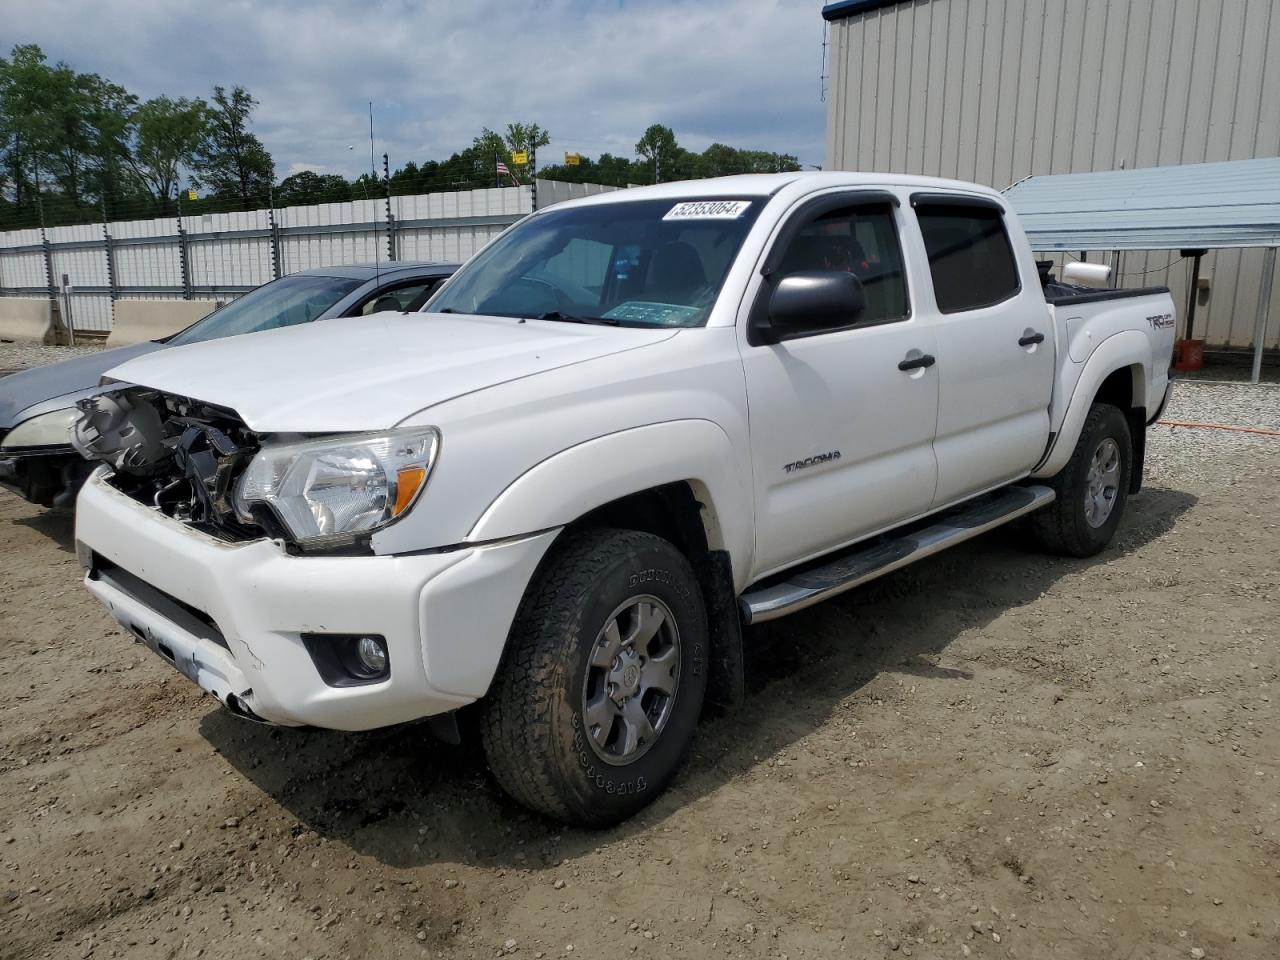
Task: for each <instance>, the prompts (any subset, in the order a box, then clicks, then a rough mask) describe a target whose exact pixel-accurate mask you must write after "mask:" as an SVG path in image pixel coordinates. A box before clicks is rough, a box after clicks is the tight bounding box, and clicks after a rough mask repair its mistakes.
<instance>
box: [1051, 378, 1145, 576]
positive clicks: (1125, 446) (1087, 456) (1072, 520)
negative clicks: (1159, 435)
mask: <svg viewBox="0 0 1280 960" xmlns="http://www.w3.org/2000/svg"><path fill="white" fill-rule="evenodd" d="M1108 438H1110V439H1111V440H1113V441H1115V444H1116V446H1117V447H1119V455H1120V478H1119V486H1118V488H1117V491H1116V494H1115V499H1114V503H1113V505H1112V507H1111V512H1110V514H1109V515H1108V516H1107V518H1106V520H1105V521H1104V522H1103V523H1102V524H1101V525H1100V526H1097V527H1095V526H1092V525H1091V524H1090V523H1089V521H1088V519H1087V517H1086V510H1085V496H1086V492H1087V490H1088V485H1089V468H1090V464H1091V463H1092V460H1093V456H1094V452H1095V451H1097V450H1098V448H1099V446H1100V445H1101V444H1102V443H1103V441H1104V440H1106V439H1108ZM1132 471H1133V440H1132V436H1131V434H1130V432H1129V422H1128V420H1127V419H1126V418H1125V415H1124V413H1123V412H1122V411H1121V410H1120V409H1119V408H1118V407H1114V406H1112V405H1111V404H1109V403H1095V404H1094V405H1093V406H1092V407H1091V408H1090V410H1089V415H1088V416H1087V417H1086V418H1085V421H1084V427H1083V429H1082V430H1081V431H1080V439H1079V440H1078V441H1077V442H1076V448H1075V450H1073V451H1072V453H1071V459H1070V460H1068V461H1067V465H1066V466H1065V467H1063V468H1062V470H1061V471H1059V473H1058V474H1057V476H1055V477H1054V478H1053V479H1052V480H1050V481H1049V486H1051V487H1053V490H1054V492H1055V493H1056V494H1057V495H1058V496H1057V499H1056V500H1055V501H1054V502H1053V503H1052V504H1050V505H1049V506H1047V507H1045V508H1044V509H1043V510H1037V511H1036V512H1035V513H1034V514H1032V515H1031V530H1032V533H1033V534H1034V536H1035V538H1036V540H1037V542H1038V543H1039V544H1040V546H1041V547H1043V548H1044V549H1046V550H1048V551H1050V552H1052V553H1060V554H1064V555H1066V556H1069V557H1092V556H1093V555H1094V554H1096V553H1098V552H1099V551H1101V550H1102V549H1103V548H1105V547H1106V545H1107V544H1108V543H1110V542H1111V538H1112V537H1113V536H1114V535H1115V532H1116V528H1117V527H1118V526H1119V525H1120V520H1121V518H1122V517H1123V516H1124V508H1125V504H1126V503H1127V501H1128V497H1129V478H1130V475H1131V474H1132Z"/></svg>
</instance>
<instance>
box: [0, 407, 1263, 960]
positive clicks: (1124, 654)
mask: <svg viewBox="0 0 1280 960" xmlns="http://www.w3.org/2000/svg"><path fill="white" fill-rule="evenodd" d="M1169 416H1171V417H1175V418H1177V419H1186V420H1196V421H1205V420H1207V421H1213V422H1224V421H1227V422H1236V423H1240V424H1243V425H1249V426H1262V427H1268V426H1270V427H1275V426H1276V425H1277V421H1278V420H1280V390H1275V389H1268V388H1250V387H1236V386H1232V387H1219V386H1216V385H1203V384H1196V385H1194V386H1193V385H1191V384H1189V383H1188V384H1186V385H1182V384H1180V385H1179V387H1178V390H1177V393H1176V394H1175V398H1174V400H1173V403H1172V406H1171V408H1170V411H1169ZM1148 463H1149V470H1148V474H1147V476H1148V484H1147V487H1146V489H1145V490H1144V491H1143V493H1142V494H1141V495H1140V496H1139V497H1137V498H1135V499H1134V500H1132V501H1131V502H1130V504H1129V509H1128V512H1127V514H1126V516H1125V519H1124V522H1123V523H1122V524H1121V527H1120V530H1119V532H1118V535H1117V538H1116V541H1115V543H1114V544H1113V545H1112V546H1111V547H1110V548H1109V549H1108V550H1107V551H1105V552H1104V553H1103V554H1101V555H1100V556H1098V557H1096V558H1093V559H1091V560H1087V561H1077V560H1064V559H1061V558H1053V557H1046V556H1042V555H1040V554H1038V553H1037V552H1035V551H1034V550H1032V549H1029V547H1028V545H1027V543H1026V541H1025V539H1024V538H1023V536H1022V535H1021V532H1020V531H1019V530H1017V529H1004V530H1000V531H996V532H995V533H994V534H990V535H987V536H985V537H982V538H979V539H978V540H975V541H973V542H971V543H968V544H965V545H962V546H960V547H957V548H955V549H954V550H951V551H947V552H945V553H943V554H940V555H939V556H936V557H932V558H930V559H928V560H926V561H924V562H922V563H919V564H916V565H914V566H912V567H909V568H907V569H905V570H901V571H898V572H897V573H894V574H892V575H890V576H888V577H885V578H883V579H881V580H879V581H876V582H874V583H872V584H869V585H868V586H866V587H864V588H861V589H859V590H856V591H852V592H850V593H848V594H845V595H844V596H842V597H839V598H836V599H834V600H832V601H830V602H828V603H825V604H821V605H819V606H816V607H814V608H812V609H810V610H806V611H803V612H802V613H799V614H796V615H795V616H792V617H788V618H786V619H784V620H780V621H778V622H776V623H771V624H766V625H764V626H762V627H757V628H753V629H751V630H750V631H749V632H748V637H747V639H748V643H749V660H748V670H747V676H748V686H749V700H748V704H747V706H746V707H745V708H744V709H741V710H738V711H735V712H732V713H728V714H723V715H718V716H713V717H710V718H708V720H707V721H706V722H704V723H703V725H702V727H701V729H700V731H699V735H698V739H697V741H696V744H695V749H694V752H693V755H692V757H691V758H690V762H689V765H688V768H687V769H686V771H685V772H684V773H683V774H682V775H681V777H680V778H679V779H678V780H677V782H676V784H675V785H674V786H673V788H672V790H671V791H670V792H669V793H668V794H666V795H665V796H663V797H662V798H660V799H659V800H658V802H657V803H656V804H655V805H654V806H653V807H651V808H650V809H648V810H646V811H645V812H643V813H642V814H640V815H639V816H638V817H636V818H634V819H633V820H632V821H630V822H628V823H626V824H623V825H621V826H619V827H617V828H614V829H611V830H604V831H595V832H587V831H577V830H566V829H563V828H560V827H557V826H555V825H553V824H549V823H547V822H545V821H542V820H540V819H538V818H536V817H532V816H529V815H528V814H526V813H524V812H523V811H521V810H520V809H518V808H516V807H515V806H514V805H512V804H511V803H510V802H509V801H507V800H506V799H505V798H504V797H503V796H502V794H501V793H500V792H499V791H498V790H497V789H496V788H495V787H494V786H493V785H492V783H491V782H490V780H489V779H488V777H487V776H486V774H485V772H484V769H483V765H482V763H481V762H480V760H479V758H478V755H477V753H478V752H477V750H476V747H475V745H474V743H472V742H468V743H465V744H464V745H463V746H461V747H456V748H455V747H447V746H444V745H441V744H438V743H434V742H432V741H431V740H430V738H429V737H427V736H426V735H425V734H424V733H423V731H422V730H421V728H418V727H407V728H400V729H393V730H388V731H382V732H378V733H374V734H366V735H344V734H334V733H326V732H306V731H294V730H278V729H271V728H265V727H259V726H255V725H251V724H248V723H245V722H243V721H239V720H236V719H234V718H233V717H231V716H229V715H228V714H227V713H226V712H225V711H223V710H222V709H221V708H218V707H217V706H216V705H214V704H212V703H211V702H210V700H209V699H208V698H205V697H203V696H201V695H200V694H199V691H198V690H196V689H195V688H194V687H193V686H192V685H191V684H189V683H188V682H187V681H186V680H184V679H183V678H181V677H180V676H179V675H178V674H177V673H176V672H175V671H173V670H172V669H171V668H170V667H169V666H168V665H166V664H164V663H162V662H161V661H160V660H159V659H158V658H156V657H154V656H153V655H151V654H150V653H148V652H147V651H145V650H144V649H142V648H141V647H140V646H139V645H137V644H136V643H133V642H131V641H130V639H129V638H128V637H127V636H126V635H124V634H123V633H122V632H121V631H120V630H119V629H117V628H116V626H115V625H114V622H113V621H112V620H111V619H110V618H109V617H108V616H107V614H106V613H105V612H104V611H103V610H102V609H101V608H100V607H99V606H98V605H97V604H96V602H94V601H93V600H92V599H91V598H90V597H89V595H88V594H87V592H86V591H85V590H84V589H83V587H82V585H81V584H80V583H79V576H80V571H79V567H78V564H77V562H76V558H75V555H74V546H73V540H72V526H71V519H70V518H69V517H67V516H65V515H60V514H57V513H50V512H47V511H42V510H40V509H38V508H35V507H32V506H30V505H29V504H26V503H25V502H23V501H20V500H18V499H17V498H15V497H13V496H11V495H9V494H7V493H5V492H4V491H2V490H0V958H3V960H37V958H39V960H46V958H48V960H87V958H92V960H98V958H106V957H125V958H128V960H171V958H177V957H182V958H186V957H209V958H219V960H220V958H223V957H228V958H230V957H234V958H237V960H241V958H259V957H261V958H267V957H270V958H273V960H275V958H289V960H301V958H304V957H312V958H315V960H340V958H348V960H349V958H365V957H369V958H374V957H376V958H379V960H383V958H386V960H398V958H413V960H431V958H439V960H446V958H447V960H452V958H468V960H470V958H492V957H495V956H509V957H514V958H515V960H519V958H521V957H526V958H531V960H540V958H546V960H553V958H554V960H573V958H575V957H586V958H605V957H607V958H614V957H633V956H634V957H636V958H641V960H669V958H674V957H697V958H699V960H701V958H717V960H718V958H725V960H739V958H746V960H782V958H787V960H802V958H811V960H828V958H843V957H849V958H869V960H897V958H898V957H910V958H917V960H918V958H941V960H963V958H966V957H971V958H974V960H983V958H1017V960H1075V958H1086V957H1087V958H1112V957H1124V958H1126V960H1148V958H1150V960H1185V958H1192V960H1195V958H1200V957H1204V958H1207V960H1219V958H1221V960H1275V958H1276V957H1277V956H1280V911H1278V910H1277V904H1278V903H1280V867H1278V864H1280V792H1278V791H1277V788H1276V780H1277V778H1278V777H1280V709H1278V704H1277V685H1278V684H1280V646H1278V645H1277V642H1276V641H1277V639H1280V637H1278V635H1277V625H1276V610H1277V603H1278V602H1280V569H1278V567H1277V563H1276V557H1277V554H1278V553H1280V487H1277V485H1276V482H1275V478H1276V476H1277V473H1278V469H1277V468H1278V467H1280V438H1268V437H1263V436H1256V435H1248V434H1240V433H1230V432H1225V431H1217V430H1191V429H1173V428H1168V427H1157V428H1155V429H1153V430H1152V432H1151V435H1150V442H1149V461H1148Z"/></svg>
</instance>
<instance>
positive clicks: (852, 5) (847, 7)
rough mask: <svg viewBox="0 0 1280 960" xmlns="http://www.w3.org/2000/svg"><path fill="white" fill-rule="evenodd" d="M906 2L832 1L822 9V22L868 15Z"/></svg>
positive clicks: (898, 0) (889, 0)
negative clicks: (861, 14) (862, 14)
mask: <svg viewBox="0 0 1280 960" xmlns="http://www.w3.org/2000/svg"><path fill="white" fill-rule="evenodd" d="M906 2H907V0H833V2H832V3H828V4H827V5H826V6H825V7H823V8H822V19H823V20H844V19H845V18H846V17H854V16H857V15H858V14H860V13H870V12H871V11H872V10H879V9H880V8H881V7H893V6H897V5H898V4H900V3H906Z"/></svg>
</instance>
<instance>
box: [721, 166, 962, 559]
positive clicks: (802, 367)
mask: <svg viewBox="0 0 1280 960" xmlns="http://www.w3.org/2000/svg"><path fill="white" fill-rule="evenodd" d="M902 217H903V211H902V209H901V207H900V206H899V205H898V200H897V197H896V196H894V195H892V194H887V193H884V192H880V191H862V192H850V193H848V194H836V195H826V196H824V197H821V198H819V199H818V200H817V201H811V202H810V203H808V204H805V205H803V206H801V207H800V208H799V209H797V211H796V212H795V213H793V214H792V215H791V217H790V218H789V219H788V220H785V221H784V222H783V224H782V226H781V227H780V228H779V232H778V233H777V234H776V235H775V238H774V240H773V244H772V247H771V248H770V250H769V252H768V253H767V254H766V256H765V261H764V265H763V270H762V274H763V279H762V280H761V281H760V282H759V288H758V290H757V291H756V293H755V295H754V297H753V300H752V305H751V307H750V310H752V311H756V310H765V311H767V310H768V303H769V297H770V295H771V293H772V291H773V288H774V286H775V285H776V283H777V282H778V281H779V280H780V279H781V278H782V277H785V276H787V275H788V274H790V273H792V272H800V271H809V270H847V271H850V272H853V273H855V274H856V275H857V276H858V277H859V279H860V280H861V281H862V284H863V288H864V291H865V295H866V302H867V308H866V311H865V313H864V314H863V316H862V317H861V318H858V319H856V320H855V318H852V317H851V318H850V322H848V323H845V324H836V325H834V326H832V328H831V329H828V330H816V331H814V333H813V334H812V335H809V336H805V337H803V338H800V339H791V340H786V341H784V342H782V343H775V344H752V343H751V342H750V339H749V337H748V336H747V335H746V334H745V331H744V339H743V343H742V358H743V367H744V369H745V372H746V381H747V406H748V412H749V415H750V423H751V452H752V461H753V470H754V479H755V491H756V564H755V570H754V575H755V576H756V577H760V576H765V575H767V574H768V573H770V572H772V571H774V570H777V569H780V568H782V567H785V566H787V565H789V564H792V563H795V562H797V561H799V560H803V559H804V558H806V557H809V556H813V555H816V554H819V553H822V552H825V551H827V550H830V549H833V548H835V547H838V546H841V545H843V544H846V543H850V542H852V541H854V540H857V539H860V538H862V537H864V536H866V535H868V534H871V533H874V532H876V531H877V530H880V529H882V528H884V527H886V526H890V525H892V524H894V523H896V522H898V521H901V520H903V519H906V518H908V517H912V516H915V515H917V514H919V513H922V512H924V511H925V510H927V509H928V507H929V503H930V501H931V500H932V498H933V488H934V481H935V479H936V473H937V470H936V467H935V464H934V456H933V428H934V419H935V417H936V416H937V404H938V381H937V377H936V375H935V373H934V371H933V370H932V369H930V368H929V367H928V366H926V365H924V364H913V363H911V361H912V359H913V358H917V359H918V358H925V357H928V358H929V359H930V361H931V358H932V355H933V354H934V353H935V349H934V338H933V331H932V328H931V326H930V325H929V324H927V323H923V324H922V323H921V321H920V319H919V318H918V317H916V316H915V315H914V313H913V310H912V298H911V291H909V289H908V285H907V270H906V260H905V258H904V253H903V248H902V244H901V239H900V236H901V232H902ZM914 267H915V264H913V268H914ZM742 326H743V327H744V328H745V326H746V325H742ZM904 361H908V367H907V369H900V368H899V364H900V363H903V362H904Z"/></svg>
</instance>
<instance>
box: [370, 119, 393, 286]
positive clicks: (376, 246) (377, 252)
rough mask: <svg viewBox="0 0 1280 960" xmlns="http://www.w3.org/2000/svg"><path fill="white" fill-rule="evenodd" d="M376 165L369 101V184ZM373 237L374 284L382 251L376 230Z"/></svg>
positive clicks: (376, 167)
mask: <svg viewBox="0 0 1280 960" xmlns="http://www.w3.org/2000/svg"><path fill="white" fill-rule="evenodd" d="M377 164H378V161H377V159H376V158H375V157H374V152H373V101H372V100H370V101H369V181H370V182H371V183H372V182H373V181H375V180H377V179H378V166H377ZM364 195H365V198H366V199H368V198H369V191H368V190H365V192H364ZM388 210H390V204H388ZM373 235H374V243H373V278H374V281H375V282H376V281H379V280H381V279H382V250H381V247H382V244H380V243H379V242H378V241H377V236H378V231H377V230H376V229H375V230H374V232H373Z"/></svg>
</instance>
